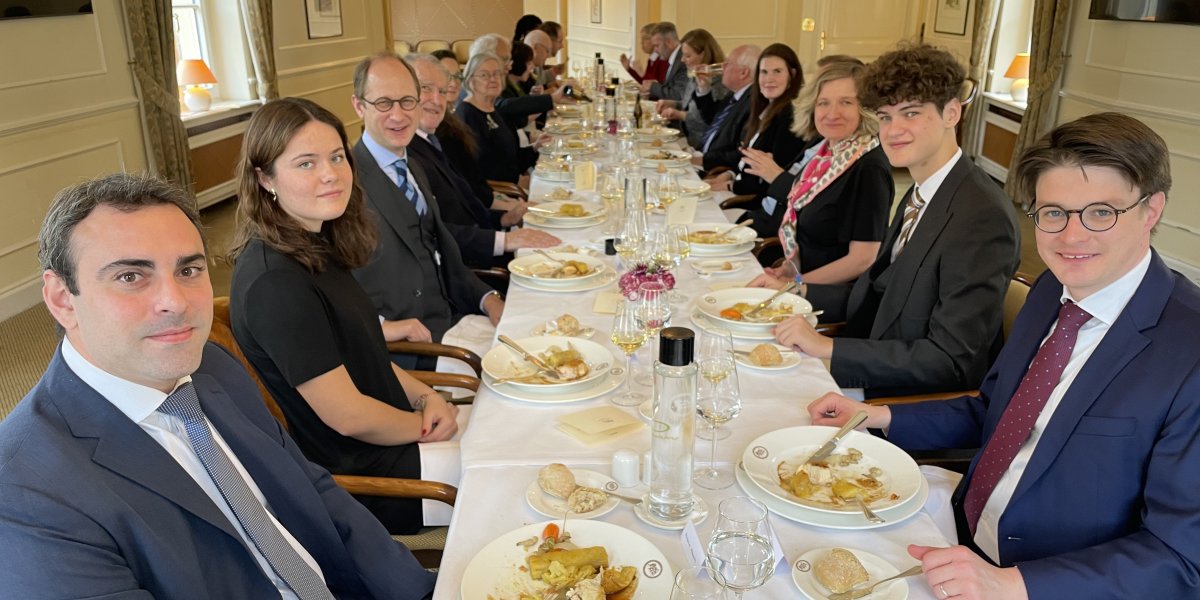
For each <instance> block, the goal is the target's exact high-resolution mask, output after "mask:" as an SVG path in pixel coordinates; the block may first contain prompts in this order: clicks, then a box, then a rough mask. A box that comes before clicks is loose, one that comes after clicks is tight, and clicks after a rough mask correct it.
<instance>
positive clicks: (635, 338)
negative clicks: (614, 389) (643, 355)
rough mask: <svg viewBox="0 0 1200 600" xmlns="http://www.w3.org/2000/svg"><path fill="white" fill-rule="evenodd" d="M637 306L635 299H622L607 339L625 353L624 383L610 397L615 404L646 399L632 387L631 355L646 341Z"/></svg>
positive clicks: (632, 402) (631, 404)
mask: <svg viewBox="0 0 1200 600" xmlns="http://www.w3.org/2000/svg"><path fill="white" fill-rule="evenodd" d="M637 308H638V305H637V301H636V300H629V299H622V300H621V302H620V304H617V312H616V316H615V317H614V318H613V327H612V334H611V336H610V338H609V339H611V340H612V343H614V344H616V345H617V347H618V348H620V349H621V351H622V352H624V353H625V383H624V385H622V390H621V393H620V394H617V395H616V396H613V398H612V403H613V404H616V405H617V406H637V405H639V404H641V403H642V402H645V401H646V395H645V394H643V393H641V392H638V391H637V390H635V389H633V355H634V353H636V352H637V349H638V348H641V347H642V344H645V343H646V330H645V329H644V328H643V327H642V325H641V324H640V323H639V322H638V319H637Z"/></svg>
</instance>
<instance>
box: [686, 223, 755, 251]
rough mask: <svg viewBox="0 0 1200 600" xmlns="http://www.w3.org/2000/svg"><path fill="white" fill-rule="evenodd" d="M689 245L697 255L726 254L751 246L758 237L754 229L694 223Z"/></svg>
mask: <svg viewBox="0 0 1200 600" xmlns="http://www.w3.org/2000/svg"><path fill="white" fill-rule="evenodd" d="M687 236H688V243H689V244H691V245H692V253H693V254H696V255H705V254H714V253H718V252H726V251H729V250H731V249H734V248H737V247H739V246H744V245H746V244H749V245H750V247H754V238H756V237H758V234H757V233H755V231H754V230H753V229H750V228H749V227H743V226H741V225H732V224H730V223H692V224H691V225H688V233H687Z"/></svg>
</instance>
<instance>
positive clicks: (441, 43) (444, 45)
mask: <svg viewBox="0 0 1200 600" xmlns="http://www.w3.org/2000/svg"><path fill="white" fill-rule="evenodd" d="M449 49H450V43H449V42H447V41H445V40H421V41H419V42H417V52H420V53H422V54H432V53H433V52H435V51H437V50H449Z"/></svg>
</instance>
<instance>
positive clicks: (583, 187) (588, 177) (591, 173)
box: [574, 161, 596, 192]
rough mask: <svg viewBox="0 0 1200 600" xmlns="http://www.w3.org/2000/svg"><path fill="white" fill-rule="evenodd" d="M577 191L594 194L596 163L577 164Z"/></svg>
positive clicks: (584, 162) (575, 173)
mask: <svg viewBox="0 0 1200 600" xmlns="http://www.w3.org/2000/svg"><path fill="white" fill-rule="evenodd" d="M574 175H575V191H577V192H592V191H595V190H596V163H594V162H591V161H583V162H577V163H575V172H574Z"/></svg>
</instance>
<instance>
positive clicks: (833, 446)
mask: <svg viewBox="0 0 1200 600" xmlns="http://www.w3.org/2000/svg"><path fill="white" fill-rule="evenodd" d="M866 420H867V411H865V410H860V411H858V412H856V413H854V416H853V417H850V420H849V421H846V424H845V425H842V428H841V429H839V430H838V431H837V433H835V434H833V437H832V438H830V439H829V441H828V442H825V445H824V446H821V447H820V448H817V451H816V452H813V455H812V456H810V457H808V460H806V461H804V463H805V464H808V463H811V462H813V461H818V460H821V459H823V458H825V457H827V456H829V455H830V454H833V451H834V450H837V445H838V440H840V439H842V438H843V437H846V434H847V433H850V430H851V429H854V428H855V427H858V426H859V425H862V422H863V421H866Z"/></svg>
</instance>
